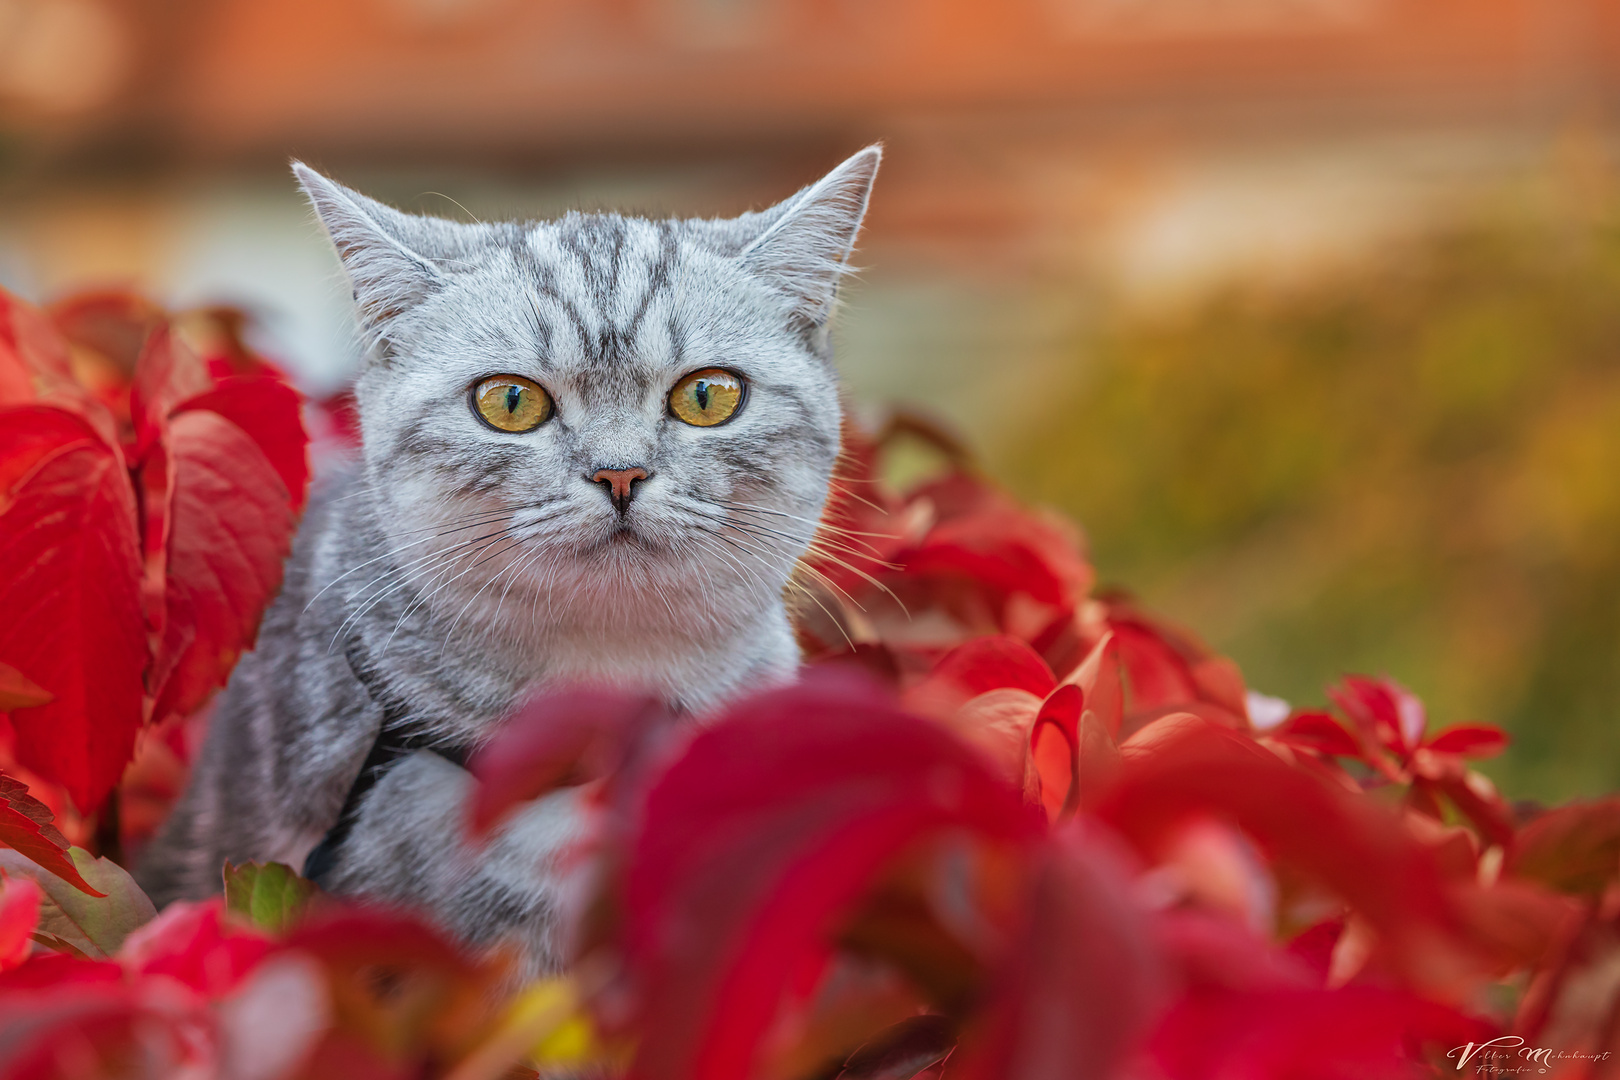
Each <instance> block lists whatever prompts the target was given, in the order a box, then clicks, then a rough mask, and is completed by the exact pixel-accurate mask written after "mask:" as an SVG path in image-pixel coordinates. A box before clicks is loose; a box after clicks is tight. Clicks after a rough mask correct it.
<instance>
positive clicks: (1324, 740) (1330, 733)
mask: <svg viewBox="0 0 1620 1080" xmlns="http://www.w3.org/2000/svg"><path fill="white" fill-rule="evenodd" d="M1272 738H1274V739H1277V740H1278V741H1280V742H1285V743H1287V744H1288V745H1289V746H1297V747H1300V748H1301V749H1305V750H1314V751H1315V752H1317V753H1319V754H1327V755H1329V756H1330V757H1351V758H1353V757H1360V756H1361V743H1359V742H1358V741H1356V737H1355V736H1354V735H1352V734H1350V732H1348V731H1346V730H1345V729H1344V725H1343V724H1341V723H1339V722H1338V721H1337V720H1335V719H1333V717H1332V716H1330V715H1328V714H1327V713H1325V712H1318V711H1314V710H1313V711H1306V712H1297V713H1295V714H1294V715H1293V716H1290V717H1289V718H1288V719H1287V720H1284V721H1283V722H1282V723H1281V724H1280V725H1278V726H1277V728H1276V729H1275V730H1274V731H1273V732H1272Z"/></svg>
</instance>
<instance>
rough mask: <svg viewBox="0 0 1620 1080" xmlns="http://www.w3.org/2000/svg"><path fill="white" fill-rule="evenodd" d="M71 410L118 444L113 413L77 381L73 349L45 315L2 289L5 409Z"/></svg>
mask: <svg viewBox="0 0 1620 1080" xmlns="http://www.w3.org/2000/svg"><path fill="white" fill-rule="evenodd" d="M28 404H39V405H46V406H52V407H55V408H58V409H63V410H66V411H68V412H70V413H72V414H74V415H76V416H78V417H80V418H81V419H83V420H84V421H85V422H86V423H88V424H89V425H90V426H91V427H92V428H93V429H94V430H95V432H96V434H97V435H99V436H100V437H101V438H102V439H103V440H105V441H106V442H108V443H109V444H111V443H116V442H117V440H118V429H117V425H116V424H115V422H114V420H113V417H112V414H111V413H109V412H108V411H107V409H106V407H105V406H104V405H102V404H101V403H100V402H99V401H97V400H96V397H95V395H93V394H92V393H91V392H90V391H88V390H87V389H86V388H85V387H84V386H83V385H81V384H80V382H79V381H78V380H77V379H76V378H75V377H74V374H73V367H72V363H71V361H70V358H69V355H68V349H67V345H66V343H65V342H63V340H62V339H61V337H60V336H58V334H57V332H56V329H55V327H53V326H52V325H51V321H50V319H48V318H47V317H46V316H45V315H44V313H42V312H40V311H39V310H38V309H36V308H34V307H33V306H32V305H30V304H26V303H24V302H23V301H21V300H18V299H17V298H16V297H14V296H12V295H11V294H10V293H8V292H6V291H5V290H4V289H0V405H6V406H10V405H28Z"/></svg>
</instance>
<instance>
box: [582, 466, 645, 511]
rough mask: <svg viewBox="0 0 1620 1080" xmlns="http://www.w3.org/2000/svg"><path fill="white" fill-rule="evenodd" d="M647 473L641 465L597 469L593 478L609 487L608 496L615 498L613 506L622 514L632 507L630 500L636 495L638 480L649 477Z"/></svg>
mask: <svg viewBox="0 0 1620 1080" xmlns="http://www.w3.org/2000/svg"><path fill="white" fill-rule="evenodd" d="M647 475H648V474H647V470H646V469H643V468H640V467H637V468H634V469H597V470H596V474H595V475H594V476H592V477H591V479H592V480H593V481H595V482H596V483H598V484H601V485H602V486H603V487H605V488H607V492H608V498H610V499H612V500H613V508H614V509H615V510H617V511H618V512H619V513H621V514H622V513H624V512H625V511H626V510H628V509H630V500H631V499H634V498H635V497H636V481H637V480H645V479H647Z"/></svg>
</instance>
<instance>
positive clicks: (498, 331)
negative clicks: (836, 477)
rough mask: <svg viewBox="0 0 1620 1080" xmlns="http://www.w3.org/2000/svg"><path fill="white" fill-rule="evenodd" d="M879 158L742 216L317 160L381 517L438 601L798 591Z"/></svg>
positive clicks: (517, 607)
mask: <svg viewBox="0 0 1620 1080" xmlns="http://www.w3.org/2000/svg"><path fill="white" fill-rule="evenodd" d="M877 162H878V153H877V151H876V149H875V148H873V149H870V150H867V151H863V152H862V153H861V154H858V155H856V156H855V157H854V158H851V159H850V160H849V161H848V162H845V163H844V164H843V165H842V166H840V167H839V168H838V169H837V170H835V171H834V172H833V173H831V174H829V176H828V177H827V178H826V179H824V180H822V181H821V182H820V183H818V184H816V185H814V186H812V187H811V188H808V189H806V190H805V191H803V192H801V193H800V194H798V195H796V196H794V197H793V198H792V199H789V200H787V202H785V203H783V204H781V205H779V206H777V207H774V208H772V209H770V210H767V211H764V212H762V213H757V214H748V215H744V216H743V217H741V218H736V219H731V220H728V221H648V220H644V219H639V218H625V217H619V216H617V215H580V214H569V215H567V216H566V217H564V218H561V219H559V220H557V221H553V222H544V223H539V224H524V225H487V226H486V225H471V226H468V225H457V224H453V223H449V222H443V221H437V220H434V219H428V218H419V217H413V216H410V215H405V214H400V213H398V212H396V211H393V210H390V209H388V208H387V207H384V206H381V205H380V204H377V203H374V202H372V201H371V200H368V199H365V198H364V197H362V196H359V195H357V194H355V193H354V192H351V191H349V190H347V189H345V188H341V187H339V186H338V185H336V184H333V183H332V182H331V181H329V180H326V179H325V178H323V177H321V176H319V175H318V174H316V173H313V172H311V171H310V170H307V169H305V168H303V167H302V166H298V167H297V168H298V172H299V177H300V179H301V181H302V182H303V184H304V187H305V189H306V191H307V192H308V193H309V195H310V197H311V200H312V201H313V202H314V204H315V206H316V209H317V211H318V212H319V214H320V216H321V219H322V221H323V223H324V224H325V226H326V228H327V230H328V232H329V233H330V234H331V235H332V238H333V240H334V242H335V244H336V245H337V247H338V251H339V253H340V255H341V256H342V258H343V261H344V265H345V268H346V269H347V270H348V272H349V275H350V278H351V280H352V282H353V284H354V288H355V299H356V302H357V305H358V308H359V313H360V317H361V322H362V326H363V327H364V329H365V330H366V332H367V334H368V338H369V343H368V344H369V352H370V358H369V362H368V365H367V367H366V369H365V371H364V372H363V374H362V375H361V377H360V379H359V381H358V383H357V385H356V395H357V404H358V409H359V414H360V420H361V431H362V446H363V451H364V458H365V464H366V472H367V478H368V480H369V482H370V485H371V489H372V491H373V494H374V498H375V500H376V505H377V506H378V508H379V514H380V517H381V519H382V521H381V524H382V527H383V529H384V531H385V532H386V533H388V534H389V540H390V542H391V545H392V547H393V548H395V549H399V550H398V552H397V554H396V555H395V556H394V559H393V561H394V562H395V563H396V564H409V563H411V562H412V560H416V562H415V564H414V565H411V566H408V567H407V570H408V572H409V573H411V574H412V577H413V580H414V582H415V583H416V585H417V586H418V587H419V589H420V590H422V591H423V592H424V593H425V594H428V595H431V596H432V597H433V599H432V600H430V601H429V602H430V603H431V604H432V605H433V607H434V608H435V609H438V610H448V611H449V612H450V613H452V614H455V615H456V617H465V618H470V619H475V620H487V619H494V620H497V621H504V622H508V623H510V624H511V625H513V626H515V627H517V628H518V629H519V630H520V631H522V630H525V629H526V628H525V625H524V624H526V623H529V622H531V621H533V620H534V619H538V620H539V621H540V622H542V623H545V624H547V625H552V626H561V627H564V628H567V629H569V630H572V631H578V630H587V631H588V630H591V629H600V630H602V631H603V632H608V633H616V632H621V631H623V630H624V629H626V628H639V629H642V630H645V631H647V632H648V633H662V634H667V633H670V632H672V631H673V632H676V633H682V632H690V633H702V632H703V631H704V630H705V629H706V628H708V627H711V626H714V625H716V624H725V623H736V622H739V620H743V619H745V618H746V617H747V616H748V615H750V614H752V613H753V612H756V611H758V610H759V609H760V608H761V607H762V606H764V605H770V604H777V603H780V595H781V591H782V589H783V587H784V584H785V582H786V580H787V577H788V575H789V574H790V573H791V571H792V568H793V565H794V563H795V562H796V560H797V559H798V558H799V557H800V556H801V555H802V554H803V553H804V550H805V547H806V545H807V544H808V543H809V541H810V538H811V536H812V535H813V533H814V532H815V528H816V521H817V519H818V517H819V515H820V512H821V508H822V504H823V502H824V501H825V498H826V494H827V486H828V480H829V476H830V474H831V471H832V467H833V462H834V459H835V458H836V456H837V453H838V433H839V421H840V409H839V401H838V394H837V386H836V381H835V378H834V374H833V371H832V367H831V364H830V355H829V349H828V347H827V333H826V322H827V319H828V317H829V316H830V314H831V311H832V308H833V306H834V299H835V295H836V287H837V280H838V276H839V274H840V273H841V272H842V271H843V269H844V263H845V259H846V257H847V256H848V253H849V251H850V248H851V245H852V243H853V241H854V238H855V234H856V232H857V230H858V229H859V225H860V220H861V215H862V213H863V212H864V209H865V204H866V198H867V193H868V191H869V190H870V186H871V181H872V178H873V176H874V174H875V171H876V166H877ZM457 609H460V610H459V611H458V610H457Z"/></svg>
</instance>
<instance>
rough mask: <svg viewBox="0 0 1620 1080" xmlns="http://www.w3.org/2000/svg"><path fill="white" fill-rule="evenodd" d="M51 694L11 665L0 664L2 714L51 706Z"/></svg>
mask: <svg viewBox="0 0 1620 1080" xmlns="http://www.w3.org/2000/svg"><path fill="white" fill-rule="evenodd" d="M50 700H51V695H50V692H49V691H47V690H46V689H45V688H44V687H43V686H40V685H39V684H38V683H36V682H34V681H33V680H32V679H30V678H29V677H28V676H26V675H24V674H23V673H22V672H20V671H18V670H17V669H16V668H14V667H12V666H11V665H10V664H0V713H3V712H7V711H9V710H11V709H26V708H28V707H29V706H31V705H45V704H49V702H50Z"/></svg>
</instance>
